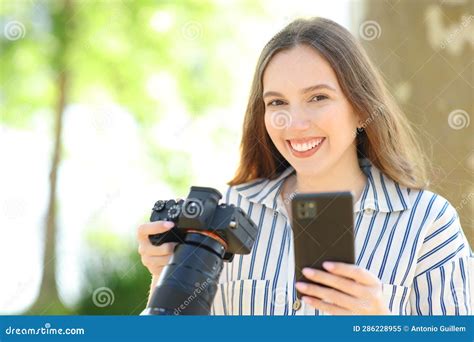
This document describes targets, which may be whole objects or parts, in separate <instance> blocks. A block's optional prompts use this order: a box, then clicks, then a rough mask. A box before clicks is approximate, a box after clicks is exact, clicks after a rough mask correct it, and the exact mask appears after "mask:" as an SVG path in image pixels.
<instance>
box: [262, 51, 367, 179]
mask: <svg viewBox="0 0 474 342" xmlns="http://www.w3.org/2000/svg"><path fill="white" fill-rule="evenodd" d="M263 97H264V98H263V100H264V102H265V126H266V129H267V132H268V134H269V135H270V138H271V139H272V141H273V143H274V144H275V146H276V148H277V149H278V151H279V152H280V153H281V154H282V155H283V157H285V159H286V160H287V161H288V162H289V163H290V164H291V165H292V166H293V167H294V168H295V170H296V171H297V172H298V173H299V174H307V175H316V174H321V173H322V172H328V171H330V170H331V169H333V167H334V166H336V165H338V164H339V163H342V164H341V166H342V165H344V164H345V163H346V162H349V161H354V160H356V159H355V158H356V156H357V153H356V147H355V132H356V129H357V126H358V125H357V124H358V121H359V120H358V117H357V116H356V115H355V114H354V111H353V109H352V106H351V105H350V103H349V102H348V101H347V99H346V97H345V96H344V94H343V92H342V90H341V88H340V87H339V83H338V81H337V77H336V74H335V73H334V71H333V70H332V68H331V66H330V65H329V63H328V62H327V61H326V60H325V59H324V58H323V57H321V56H320V55H319V54H318V53H317V52H316V51H315V50H314V49H313V48H311V47H309V46H306V45H298V46H296V47H294V48H292V49H290V50H284V51H281V52H279V53H277V54H276V55H275V56H273V58H272V60H271V61H270V63H269V64H268V66H267V68H266V70H265V72H264V75H263ZM351 158H352V159H351Z"/></svg>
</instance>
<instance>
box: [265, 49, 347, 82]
mask: <svg viewBox="0 0 474 342" xmlns="http://www.w3.org/2000/svg"><path fill="white" fill-rule="evenodd" d="M319 83H327V84H329V85H330V86H332V87H334V88H336V89H339V84H338V82H337V77H336V74H335V72H334V70H333V69H332V68H331V66H330V65H329V63H328V62H327V61H326V59H324V58H323V57H322V56H321V55H320V54H319V53H318V52H317V51H316V50H315V49H314V48H312V47H310V46H307V45H297V46H296V47H294V48H291V49H289V50H283V51H280V52H278V53H277V54H275V55H274V56H273V57H272V59H271V60H270V62H269V63H268V65H267V67H266V69H265V72H264V74H263V88H264V91H266V90H274V91H280V90H284V89H292V88H296V89H302V88H305V87H308V86H313V85H316V84H319Z"/></svg>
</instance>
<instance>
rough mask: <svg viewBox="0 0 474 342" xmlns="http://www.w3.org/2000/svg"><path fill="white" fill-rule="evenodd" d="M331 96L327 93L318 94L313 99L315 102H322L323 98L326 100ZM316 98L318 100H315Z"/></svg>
mask: <svg viewBox="0 0 474 342" xmlns="http://www.w3.org/2000/svg"><path fill="white" fill-rule="evenodd" d="M328 98H329V97H327V96H326V95H316V96H315V97H313V98H312V99H311V101H314V102H320V101H322V100H326V99H328ZM315 99H316V100H315Z"/></svg>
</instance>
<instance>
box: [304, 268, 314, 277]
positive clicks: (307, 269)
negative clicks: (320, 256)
mask: <svg viewBox="0 0 474 342" xmlns="http://www.w3.org/2000/svg"><path fill="white" fill-rule="evenodd" d="M303 274H304V275H305V276H307V275H312V274H313V270H312V269H311V268H309V267H305V268H303Z"/></svg>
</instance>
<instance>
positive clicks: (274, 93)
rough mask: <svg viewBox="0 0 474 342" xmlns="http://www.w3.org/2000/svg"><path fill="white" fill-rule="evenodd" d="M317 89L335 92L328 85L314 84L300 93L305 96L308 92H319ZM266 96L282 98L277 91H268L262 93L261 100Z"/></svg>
mask: <svg viewBox="0 0 474 342" xmlns="http://www.w3.org/2000/svg"><path fill="white" fill-rule="evenodd" d="M319 89H328V90H332V91H336V89H334V88H333V87H331V86H330V85H329V84H325V83H322V84H316V85H313V86H310V87H307V88H304V89H302V90H301V93H302V94H306V93H309V92H310V91H314V90H319ZM268 96H283V95H282V94H281V93H279V92H277V91H272V90H269V91H266V92H265V93H263V98H265V97H268Z"/></svg>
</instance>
